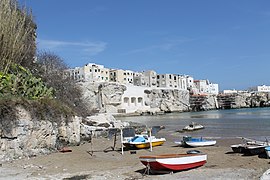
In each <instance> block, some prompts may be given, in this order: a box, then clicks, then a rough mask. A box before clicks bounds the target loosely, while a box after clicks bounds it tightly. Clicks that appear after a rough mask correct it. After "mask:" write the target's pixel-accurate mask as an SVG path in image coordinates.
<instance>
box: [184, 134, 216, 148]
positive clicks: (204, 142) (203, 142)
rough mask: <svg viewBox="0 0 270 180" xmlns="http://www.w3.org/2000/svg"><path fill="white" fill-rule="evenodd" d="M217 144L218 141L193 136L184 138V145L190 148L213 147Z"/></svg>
mask: <svg viewBox="0 0 270 180" xmlns="http://www.w3.org/2000/svg"><path fill="white" fill-rule="evenodd" d="M216 143H217V141H216V140H210V139H204V138H202V137H200V138H192V137H191V136H184V137H183V145H185V146H190V147H202V146H213V145H215V144H216Z"/></svg>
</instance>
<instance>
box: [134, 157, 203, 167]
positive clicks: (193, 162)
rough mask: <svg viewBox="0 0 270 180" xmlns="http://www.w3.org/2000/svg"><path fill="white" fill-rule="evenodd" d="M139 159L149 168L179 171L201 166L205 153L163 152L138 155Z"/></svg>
mask: <svg viewBox="0 0 270 180" xmlns="http://www.w3.org/2000/svg"><path fill="white" fill-rule="evenodd" d="M139 159H140V161H141V162H142V163H143V164H144V165H145V166H146V167H147V168H149V169H150V170H155V171H166V170H171V171H181V170H187V169H192V168H196V167H199V166H202V165H204V164H205V163H206V161H207V155H206V154H163V155H152V156H140V157H139Z"/></svg>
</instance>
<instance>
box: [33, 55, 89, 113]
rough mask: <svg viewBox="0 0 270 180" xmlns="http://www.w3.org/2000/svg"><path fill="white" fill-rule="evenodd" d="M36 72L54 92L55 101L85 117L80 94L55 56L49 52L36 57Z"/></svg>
mask: <svg viewBox="0 0 270 180" xmlns="http://www.w3.org/2000/svg"><path fill="white" fill-rule="evenodd" d="M37 64H38V65H39V66H40V68H39V69H40V71H39V72H37V74H38V75H40V76H41V78H42V79H43V81H44V82H45V83H46V85H47V86H48V87H52V88H53V89H54V91H55V93H54V94H55V99H56V100H59V101H61V102H62V103H64V104H66V105H67V106H69V107H70V108H72V109H73V110H74V111H75V112H76V113H77V114H78V115H80V116H87V115H89V112H88V110H87V107H86V105H85V104H83V102H82V101H81V97H82V92H81V89H80V88H79V87H78V86H77V85H76V83H75V81H74V80H73V79H71V78H69V77H67V76H65V70H66V69H67V68H68V66H67V65H66V64H65V63H64V61H63V60H62V59H61V58H60V57H59V56H57V55H55V54H53V53H51V52H41V53H39V54H38V55H37Z"/></svg>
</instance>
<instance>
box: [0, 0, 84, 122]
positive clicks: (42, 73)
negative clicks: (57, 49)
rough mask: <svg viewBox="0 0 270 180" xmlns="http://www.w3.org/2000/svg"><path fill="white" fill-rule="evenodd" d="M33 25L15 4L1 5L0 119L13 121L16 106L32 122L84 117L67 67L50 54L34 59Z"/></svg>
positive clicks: (8, 1) (10, 1)
mask: <svg viewBox="0 0 270 180" xmlns="http://www.w3.org/2000/svg"><path fill="white" fill-rule="evenodd" d="M36 29H37V27H36V24H35V22H34V19H33V16H32V13H31V11H29V10H28V9H26V8H25V7H21V6H19V3H18V2H17V0H1V1H0V119H1V122H2V123H3V122H4V121H3V120H4V119H6V120H7V121H11V120H12V119H13V120H14V119H16V116H15V114H16V109H15V108H16V106H22V107H24V108H25V109H27V110H29V111H30V112H31V116H32V117H33V119H37V120H41V119H44V118H45V117H46V119H48V118H49V119H50V118H51V119H57V118H60V117H63V116H70V115H79V116H84V115H87V114H88V112H87V108H86V106H85V105H84V104H83V103H82V101H80V97H81V92H80V89H78V88H77V86H76V84H75V82H74V81H72V80H71V79H69V78H68V77H65V76H64V69H65V68H67V66H66V65H65V64H64V62H63V60H62V59H61V58H60V57H58V56H57V55H54V54H53V53H40V54H39V55H36Z"/></svg>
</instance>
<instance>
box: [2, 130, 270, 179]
mask: <svg viewBox="0 0 270 180" xmlns="http://www.w3.org/2000/svg"><path fill="white" fill-rule="evenodd" d="M159 136H162V137H166V139H167V141H166V142H165V144H163V145H162V146H158V147H154V148H153V151H152V152H150V150H149V149H142V150H136V151H135V152H136V153H134V154H132V153H130V151H124V155H122V154H121V144H120V140H119V139H118V140H117V143H116V149H115V150H112V148H111V147H112V146H113V140H109V139H107V138H94V139H93V141H92V143H85V144H83V145H80V146H75V147H68V149H71V150H72V152H66V153H61V152H55V153H52V154H49V155H41V156H37V157H32V158H25V159H19V160H15V161H12V162H6V163H2V166H1V167H0V171H1V174H0V179H125V180H131V179H146V180H147V179H165V178H166V179H259V178H260V177H261V176H262V174H263V173H264V172H265V171H266V170H267V169H269V168H270V164H269V162H270V160H269V159H266V158H265V157H258V156H243V155H242V154H238V153H232V150H231V148H230V145H231V144H235V143H240V142H241V141H240V139H237V138H235V139H217V144H216V145H215V146H210V147H201V148H184V147H179V146H176V144H175V143H174V140H175V138H176V137H177V136H180V134H168V132H166V131H162V132H160V133H159ZM190 149H196V150H199V151H201V152H203V153H206V154H207V155H208V159H207V163H206V164H205V165H204V166H202V167H199V168H196V169H191V170H187V171H181V172H175V173H173V174H169V173H168V174H150V175H147V174H145V166H144V165H143V164H142V163H141V162H140V161H139V156H141V155H149V154H166V153H186V151H188V150H190ZM104 150H105V151H104Z"/></svg>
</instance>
